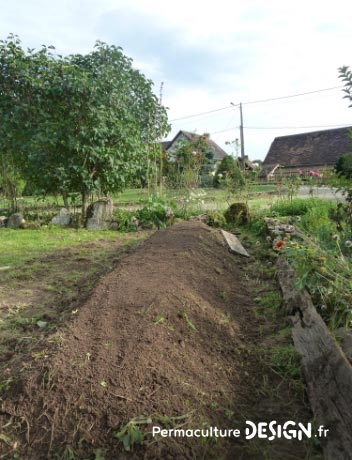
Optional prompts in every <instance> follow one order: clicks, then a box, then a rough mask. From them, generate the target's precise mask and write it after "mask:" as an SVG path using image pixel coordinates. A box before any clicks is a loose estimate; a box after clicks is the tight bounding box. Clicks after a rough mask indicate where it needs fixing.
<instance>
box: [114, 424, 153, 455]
mask: <svg viewBox="0 0 352 460" xmlns="http://www.w3.org/2000/svg"><path fill="white" fill-rule="evenodd" d="M152 422H153V420H152V419H151V418H150V417H147V418H140V417H136V418H133V419H132V420H130V421H129V422H128V423H126V425H124V426H123V427H122V428H121V430H120V431H118V432H117V433H115V437H116V438H117V439H118V440H119V441H120V442H122V444H123V447H124V449H125V450H126V451H127V452H130V451H132V450H133V448H134V446H135V445H138V444H142V442H143V433H142V431H141V429H140V426H141V425H150V424H151V423H152Z"/></svg>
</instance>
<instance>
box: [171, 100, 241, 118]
mask: <svg viewBox="0 0 352 460" xmlns="http://www.w3.org/2000/svg"><path fill="white" fill-rule="evenodd" d="M236 106H239V104H237V105H236ZM232 108H233V106H232V105H228V106H226V107H222V108H220V109H214V110H208V112H200V113H194V114H193V115H187V116H185V117H180V118H174V119H173V120H170V122H174V121H178V120H185V119H186V118H194V117H200V116H201V115H207V114H208V113H214V112H220V111H222V110H226V109H232Z"/></svg>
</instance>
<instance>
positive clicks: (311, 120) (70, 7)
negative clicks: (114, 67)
mask: <svg viewBox="0 0 352 460" xmlns="http://www.w3.org/2000/svg"><path fill="white" fill-rule="evenodd" d="M0 5H1V10H0V11H1V14H0V30H1V38H6V37H7V35H8V34H9V33H10V32H12V33H15V34H17V35H19V36H20V38H21V40H22V42H23V45H24V46H28V47H35V48H38V47H40V45H41V44H46V45H54V46H55V47H56V48H57V50H58V51H59V52H61V53H67V54H68V53H74V52H88V51H90V50H91V49H92V48H93V46H94V43H95V41H96V40H97V39H99V40H103V41H105V42H107V43H109V44H114V45H118V46H122V48H123V50H124V52H125V54H127V55H128V56H129V57H131V58H133V60H134V65H135V67H137V68H139V69H140V70H142V71H143V73H144V74H145V75H146V76H147V77H148V78H150V79H152V80H153V81H154V82H155V92H156V93H157V94H158V93H159V89H160V84H161V82H164V89H163V102H164V104H165V105H166V106H167V107H168V108H169V119H170V120H175V119H178V118H183V117H186V116H188V115H193V114H198V113H202V112H207V111H211V110H216V109H221V108H225V110H219V111H216V112H212V113H210V114H207V115H200V116H198V117H192V118H183V119H182V120H177V121H174V122H172V127H173V130H172V133H171V134H170V136H169V137H170V138H171V137H172V135H175V134H176V133H177V131H178V130H180V129H184V130H188V131H196V132H197V133H200V134H201V133H203V132H209V133H211V137H212V138H213V139H214V140H215V141H216V142H218V143H219V144H220V145H221V146H222V147H225V149H226V150H227V151H229V148H228V147H226V146H225V142H226V141H233V140H234V139H236V138H239V124H240V119H239V110H238V108H234V107H232V106H231V105H230V103H231V102H233V103H234V104H237V103H239V102H243V103H244V105H243V116H244V126H245V142H244V144H245V150H246V154H248V155H249V156H250V158H251V159H252V160H254V159H257V158H261V159H264V157H265V155H266V153H267V151H268V149H269V147H270V144H271V142H272V141H273V139H274V137H276V136H284V135H289V134H294V133H299V132H306V131H316V130H319V129H324V128H325V127H328V126H331V125H343V124H351V125H352V108H351V109H348V102H347V101H346V100H344V99H342V97H343V93H342V90H341V89H335V90H331V91H326V92H318V93H314V94H309V95H306V96H302V97H296V98H289V99H283V100H278V101H271V102H265V103H257V104H255V103H253V104H248V105H247V104H245V103H246V102H252V101H257V100H262V99H270V98H276V97H281V96H290V95H294V94H297V93H306V92H311V91H315V90H320V89H325V88H331V87H336V86H341V81H340V80H339V79H338V70H337V69H338V67H340V66H342V65H352V32H351V30H352V27H351V24H352V22H351V21H352V20H351V17H352V15H351V13H352V3H351V1H350V0H349V1H347V0H335V1H334V2H331V1H327V2H324V1H323V0H320V1H317V0H310V1H309V0H305V1H303V0H295V1H294V2H289V1H287V0H286V1H284V0H250V1H242V2H234V1H233V0H232V1H231V0H228V1H227V0H216V1H214V0H213V1H211V2H210V1H209V2H206V1H205V0H202V1H197V0H196V1H195V0H193V1H192V0H178V1H173V0H168V1H165V0H164V1H162V0H61V1H56V2H53V1H50V0H12V1H11V2H10V1H8V0H7V1H5V0H0ZM281 127H282V129H280V128H281ZM291 127H297V128H296V129H290V128H291ZM304 127H308V128H304ZM310 127H311V128H310ZM260 128H261V129H260ZM262 128H270V129H262ZM219 131H220V132H219Z"/></svg>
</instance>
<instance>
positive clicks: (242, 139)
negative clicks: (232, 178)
mask: <svg viewBox="0 0 352 460" xmlns="http://www.w3.org/2000/svg"><path fill="white" fill-rule="evenodd" d="M240 117H241V125H240V136H241V158H242V166H243V167H244V135H243V114H242V102H240Z"/></svg>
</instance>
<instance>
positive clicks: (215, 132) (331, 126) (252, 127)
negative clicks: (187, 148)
mask: <svg viewBox="0 0 352 460" xmlns="http://www.w3.org/2000/svg"><path fill="white" fill-rule="evenodd" d="M344 126H346V127H348V126H352V123H351V122H350V123H344V124H341V125H314V126H244V127H243V128H244V129H314V128H341V127H344ZM238 128H239V127H238ZM233 129H234V128H229V129H222V130H220V131H214V132H211V133H210V134H220V133H225V132H228V131H233Z"/></svg>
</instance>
